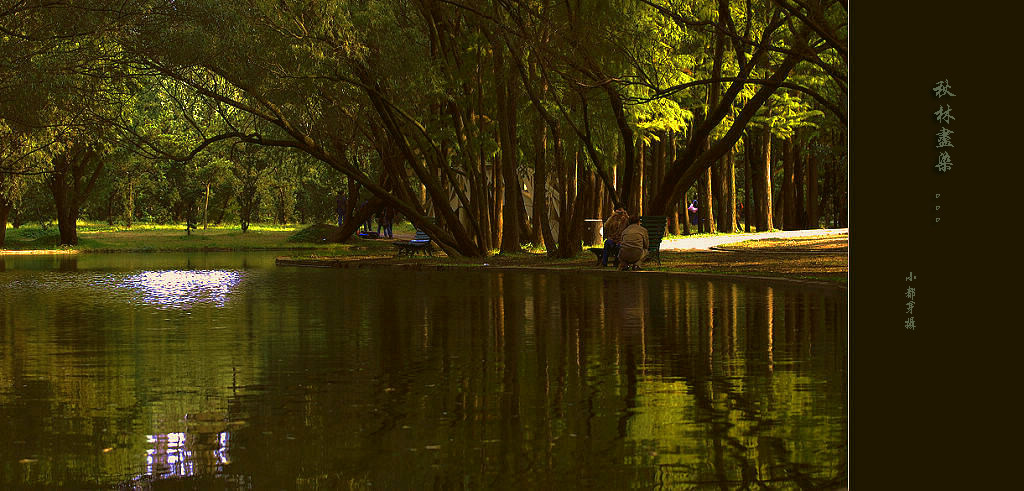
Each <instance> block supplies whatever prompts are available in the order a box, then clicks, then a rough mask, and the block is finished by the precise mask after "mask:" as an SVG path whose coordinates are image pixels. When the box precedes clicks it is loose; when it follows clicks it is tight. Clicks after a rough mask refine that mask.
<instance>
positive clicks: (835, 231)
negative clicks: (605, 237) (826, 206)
mask: <svg viewBox="0 0 1024 491" xmlns="http://www.w3.org/2000/svg"><path fill="white" fill-rule="evenodd" d="M849 233H850V229H849V228H826V229H816V230H780V231H777V232H756V233H750V234H729V235H715V236H710V237H693V238H683V239H672V240H663V241H661V250H663V251H686V250H695V249H696V250H708V249H711V248H712V247H715V246H718V245H722V244H731V243H733V242H742V241H744V240H751V239H777V238H788V237H808V236H816V235H841V234H849Z"/></svg>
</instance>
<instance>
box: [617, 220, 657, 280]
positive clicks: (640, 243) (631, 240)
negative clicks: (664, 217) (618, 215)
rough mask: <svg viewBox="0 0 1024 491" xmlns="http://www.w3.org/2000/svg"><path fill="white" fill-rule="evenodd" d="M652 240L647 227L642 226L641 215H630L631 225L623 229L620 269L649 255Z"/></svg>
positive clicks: (635, 263) (634, 265)
mask: <svg viewBox="0 0 1024 491" xmlns="http://www.w3.org/2000/svg"><path fill="white" fill-rule="evenodd" d="M650 245H651V241H650V238H649V237H648V235H647V229H646V228H643V227H642V226H640V217H639V216H631V217H629V226H627V227H626V230H623V231H622V245H621V246H620V247H619V270H624V269H626V268H628V267H631V266H632V267H633V268H634V269H635V267H636V265H637V264H639V263H640V261H643V260H644V258H645V257H647V248H648V247H650Z"/></svg>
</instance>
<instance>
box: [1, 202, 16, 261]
mask: <svg viewBox="0 0 1024 491" xmlns="http://www.w3.org/2000/svg"><path fill="white" fill-rule="evenodd" d="M13 207H14V203H11V201H10V200H9V199H7V198H5V197H3V196H0V249H3V248H4V241H5V240H6V239H7V217H8V216H10V214H11V208H13Z"/></svg>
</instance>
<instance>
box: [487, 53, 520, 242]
mask: <svg viewBox="0 0 1024 491" xmlns="http://www.w3.org/2000/svg"><path fill="white" fill-rule="evenodd" d="M493 48H494V50H493V58H494V85H495V91H496V93H497V94H496V95H497V97H496V99H497V105H498V143H499V145H500V146H501V173H500V174H498V173H495V175H494V179H495V180H498V179H500V180H501V181H504V182H503V190H502V191H503V200H502V201H503V206H502V207H501V223H502V227H501V240H500V243H501V252H519V251H521V250H522V247H521V245H520V240H519V225H520V223H519V221H520V220H519V218H520V217H519V206H518V203H519V201H521V200H522V194H523V188H522V186H520V185H519V178H518V176H517V174H516V153H517V152H518V147H517V142H516V131H517V128H516V88H515V85H514V84H513V83H512V78H511V77H510V76H508V75H509V74H508V73H507V70H506V66H505V61H504V54H505V53H504V51H505V50H504V47H503V46H502V45H501V44H499V43H497V42H495V43H493ZM499 176H500V178H499ZM516 193H518V194H519V196H518V197H517V196H516Z"/></svg>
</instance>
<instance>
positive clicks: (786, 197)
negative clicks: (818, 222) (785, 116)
mask: <svg viewBox="0 0 1024 491" xmlns="http://www.w3.org/2000/svg"><path fill="white" fill-rule="evenodd" d="M795 162H796V155H795V153H794V150H793V138H792V137H790V138H787V139H786V140H784V141H783V143H782V223H781V224H780V226H781V227H782V228H783V230H796V229H798V228H800V227H799V226H797V223H796V185H795V179H794V176H793V173H794V171H795V167H796V163H795Z"/></svg>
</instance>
